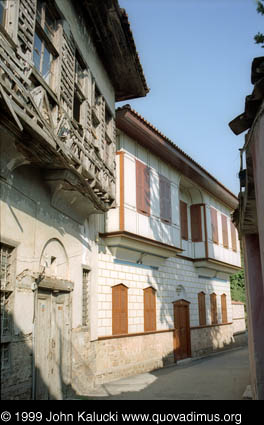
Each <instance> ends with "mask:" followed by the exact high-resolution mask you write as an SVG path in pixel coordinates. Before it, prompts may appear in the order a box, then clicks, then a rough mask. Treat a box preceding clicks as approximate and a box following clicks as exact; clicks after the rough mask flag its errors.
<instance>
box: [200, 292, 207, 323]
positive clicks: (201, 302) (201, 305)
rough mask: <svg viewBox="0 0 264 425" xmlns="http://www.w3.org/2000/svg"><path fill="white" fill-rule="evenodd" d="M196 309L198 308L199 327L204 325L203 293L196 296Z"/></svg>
mask: <svg viewBox="0 0 264 425" xmlns="http://www.w3.org/2000/svg"><path fill="white" fill-rule="evenodd" d="M198 307H199V324H200V326H205V325H206V308H205V293H204V292H200V293H199V294H198Z"/></svg>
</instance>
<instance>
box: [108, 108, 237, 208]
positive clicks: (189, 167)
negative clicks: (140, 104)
mask: <svg viewBox="0 0 264 425" xmlns="http://www.w3.org/2000/svg"><path fill="white" fill-rule="evenodd" d="M116 125H117V128H119V129H120V130H122V131H124V133H126V134H128V135H129V136H130V137H132V138H134V139H136V140H137V141H138V142H139V143H140V144H141V145H143V146H145V147H147V148H148V149H150V150H152V151H153V152H155V153H156V154H157V155H158V156H160V158H162V159H164V160H165V161H166V162H169V163H170V164H171V165H172V166H174V167H176V168H177V169H179V171H180V172H181V173H182V174H183V175H185V176H186V177H188V178H190V179H192V180H193V179H195V181H196V183H197V184H198V185H200V186H201V187H203V188H204V189H205V190H207V191H208V192H209V193H211V194H212V195H213V196H215V197H216V198H218V199H220V200H221V201H222V202H223V203H225V204H226V205H228V206H229V207H230V208H232V209H235V208H237V206H238V198H237V196H236V195H234V194H233V193H232V192H231V191H230V190H229V189H228V188H227V187H225V186H224V185H223V184H222V183H221V182H219V181H218V180H217V179H216V178H215V177H214V176H212V175H211V174H210V173H209V172H208V171H207V170H205V169H204V168H203V167H202V166H201V165H200V164H198V163H197V162H196V161H195V160H194V159H192V158H191V157H190V156H189V155H187V154H186V153H185V152H184V151H183V150H181V149H180V148H179V147H178V146H177V145H176V144H175V143H173V142H172V141H171V140H170V139H169V138H168V137H166V136H165V135H164V134H162V133H161V132H160V131H159V130H158V129H157V128H155V127H154V126H153V125H152V124H151V123H149V122H148V121H146V120H145V119H144V118H143V117H142V116H141V115H140V114H138V113H137V112H136V111H135V110H134V109H132V108H131V106H130V105H128V104H127V105H124V106H122V107H120V108H117V110H116Z"/></svg>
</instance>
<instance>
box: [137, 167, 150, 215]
mask: <svg viewBox="0 0 264 425" xmlns="http://www.w3.org/2000/svg"><path fill="white" fill-rule="evenodd" d="M136 185H137V188H136V192H137V210H138V212H140V213H144V214H146V215H150V178H149V168H148V167H147V166H146V165H145V164H143V163H142V162H140V161H136Z"/></svg>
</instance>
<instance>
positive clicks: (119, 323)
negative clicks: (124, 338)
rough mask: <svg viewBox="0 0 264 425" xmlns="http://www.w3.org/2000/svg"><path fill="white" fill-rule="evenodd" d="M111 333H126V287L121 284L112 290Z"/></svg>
mask: <svg viewBox="0 0 264 425" xmlns="http://www.w3.org/2000/svg"><path fill="white" fill-rule="evenodd" d="M112 333H113V335H120V334H126V333H128V300H127V287H126V286H124V285H122V284H120V285H116V286H113V288H112Z"/></svg>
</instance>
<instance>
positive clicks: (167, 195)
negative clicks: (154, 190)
mask: <svg viewBox="0 0 264 425" xmlns="http://www.w3.org/2000/svg"><path fill="white" fill-rule="evenodd" d="M159 195H160V218H161V219H162V220H164V221H167V222H168V223H170V222H171V185H170V181H169V180H168V179H166V177H164V176H159Z"/></svg>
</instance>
